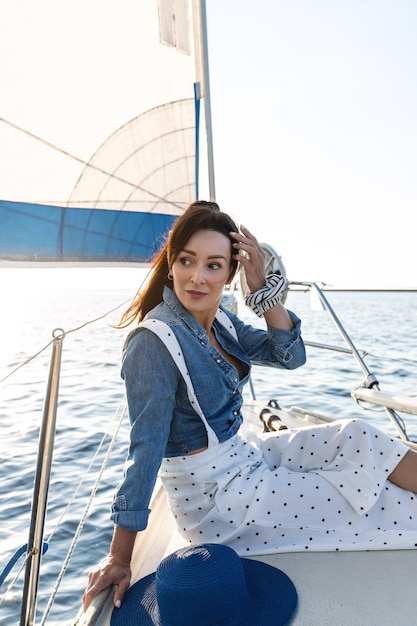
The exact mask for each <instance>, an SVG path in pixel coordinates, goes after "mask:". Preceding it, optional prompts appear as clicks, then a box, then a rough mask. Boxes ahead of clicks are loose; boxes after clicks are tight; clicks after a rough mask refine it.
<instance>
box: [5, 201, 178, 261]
mask: <svg viewBox="0 0 417 626" xmlns="http://www.w3.org/2000/svg"><path fill="white" fill-rule="evenodd" d="M176 218H177V216H175V215H165V214H160V213H142V212H136V211H120V210H111V209H97V208H94V209H82V208H74V207H57V206H47V205H42V204H30V203H22V202H9V201H4V200H0V263H1V262H2V261H3V262H4V261H6V262H23V263H32V262H33V263H36V264H38V263H42V262H47V263H59V262H62V261H65V262H72V263H74V264H77V263H91V264H107V263H109V264H125V263H132V264H133V263H134V264H148V263H149V262H150V260H151V259H152V257H153V256H154V255H155V253H156V252H157V251H158V249H159V248H160V247H161V245H162V243H163V236H164V234H166V233H167V232H168V231H169V229H170V228H171V226H172V224H173V223H174V221H175V220H176Z"/></svg>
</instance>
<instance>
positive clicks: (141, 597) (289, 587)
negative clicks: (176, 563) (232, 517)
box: [110, 558, 298, 626]
mask: <svg viewBox="0 0 417 626" xmlns="http://www.w3.org/2000/svg"><path fill="white" fill-rule="evenodd" d="M241 561H242V565H243V569H244V571H245V575H246V581H247V586H248V590H249V593H250V596H251V599H252V611H251V612H250V614H249V615H245V618H246V622H245V623H246V624H247V626H253V624H257V626H271V625H272V624H273V625H274V626H285V624H287V623H288V622H289V620H290V619H291V617H292V616H293V614H294V612H295V610H296V608H297V603H298V596H297V591H296V588H295V586H294V584H293V582H292V580H291V579H290V578H289V577H288V576H287V574H285V573H284V572H283V571H281V570H280V569H278V568H276V567H273V566H272V565H268V564H267V563H263V562H262V561H256V560H254V559H246V558H242V559H241ZM178 610H179V611H181V608H180V607H178ZM245 623H243V622H242V626H245ZM110 626H161V620H160V615H159V608H158V603H157V599H156V584H155V572H154V573H153V574H149V575H148V576H145V577H144V578H141V579H140V580H138V582H136V583H135V584H134V585H132V586H131V587H130V588H129V589H128V590H127V592H126V594H125V597H124V598H123V602H122V605H121V607H120V608H119V609H113V613H112V616H111V621H110ZM189 626H193V625H191V624H190V625H189ZM213 626H215V625H214V624H213Z"/></svg>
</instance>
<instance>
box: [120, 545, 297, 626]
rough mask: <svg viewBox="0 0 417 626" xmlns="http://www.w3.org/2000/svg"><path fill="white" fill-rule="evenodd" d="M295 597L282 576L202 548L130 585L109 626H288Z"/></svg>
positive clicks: (180, 554) (219, 548) (218, 549)
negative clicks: (285, 625)
mask: <svg viewBox="0 0 417 626" xmlns="http://www.w3.org/2000/svg"><path fill="white" fill-rule="evenodd" d="M296 607H297V592H296V590H295V587H294V585H293V583H292V581H291V580H290V579H289V578H288V576H287V575H286V574H284V572H282V571H281V570H279V569H277V568H276V567H272V566H271V565H268V564H266V563H262V562H260V561H254V560H251V559H243V558H240V557H239V556H238V555H237V553H236V552H235V551H234V550H232V548H229V547H227V546H223V545H220V544H201V545H196V546H191V547H187V548H182V549H181V550H178V551H177V552H174V553H173V554H170V555H169V556H167V557H166V558H165V559H164V560H163V561H161V563H160V564H159V566H158V569H157V570H156V572H155V573H153V574H149V575H148V576H145V578H142V579H141V580H139V581H138V582H137V583H135V584H134V585H132V587H130V589H128V591H127V592H126V595H125V597H124V599H123V602H122V605H121V607H120V609H113V613H112V617H111V623H110V624H111V626H148V625H149V626H153V625H156V626H216V625H218V624H221V625H222V626H255V625H256V626H284V624H287V623H288V621H289V620H290V618H291V617H292V615H293V613H294V612H295V609H296Z"/></svg>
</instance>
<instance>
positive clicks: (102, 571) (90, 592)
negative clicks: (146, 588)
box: [83, 555, 131, 611]
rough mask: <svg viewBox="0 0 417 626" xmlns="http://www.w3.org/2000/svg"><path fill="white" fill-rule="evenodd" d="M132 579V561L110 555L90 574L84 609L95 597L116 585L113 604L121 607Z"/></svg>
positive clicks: (84, 597)
mask: <svg viewBox="0 0 417 626" xmlns="http://www.w3.org/2000/svg"><path fill="white" fill-rule="evenodd" d="M130 579H131V571H130V563H129V562H128V561H127V560H126V559H124V558H121V557H119V556H113V555H108V556H107V557H105V558H104V559H103V560H102V561H100V563H99V564H98V565H97V566H96V567H95V568H94V569H93V570H91V572H90V573H89V575H88V584H87V588H86V590H85V592H84V596H83V608H84V611H86V610H87V608H88V607H89V606H90V604H91V602H92V600H93V598H94V597H95V596H96V595H97V594H98V593H100V591H103V590H104V589H107V588H108V587H111V586H113V585H116V587H117V588H116V591H115V593H114V598H113V604H114V606H115V607H117V608H119V607H120V605H121V603H122V600H123V597H124V595H125V593H126V591H127V589H128V588H129V585H130Z"/></svg>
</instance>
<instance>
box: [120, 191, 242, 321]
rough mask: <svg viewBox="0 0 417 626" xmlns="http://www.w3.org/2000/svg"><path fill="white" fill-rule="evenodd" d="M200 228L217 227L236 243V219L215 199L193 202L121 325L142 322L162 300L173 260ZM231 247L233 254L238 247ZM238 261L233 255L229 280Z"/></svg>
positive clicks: (168, 282)
mask: <svg viewBox="0 0 417 626" xmlns="http://www.w3.org/2000/svg"><path fill="white" fill-rule="evenodd" d="M198 230H214V231H216V232H218V233H221V234H222V235H224V236H225V237H227V238H228V239H229V240H230V246H231V247H232V244H233V243H234V239H233V237H231V235H230V233H231V232H237V231H238V227H237V226H236V224H235V222H234V221H233V219H232V218H231V217H230V216H229V215H227V213H223V212H222V211H221V210H220V207H219V205H218V204H217V203H216V202H206V201H204V200H197V201H196V202H192V203H191V204H190V205H189V206H188V207H187V209H186V210H185V211H184V213H183V214H182V215H181V216H180V217H179V218H178V219H177V220H176V222H175V224H174V226H173V228H172V230H171V231H170V232H169V233H168V236H167V239H166V241H165V244H164V246H163V247H162V249H161V250H160V251H159V252H158V253H157V255H156V257H155V259H154V260H153V262H152V265H151V269H150V273H149V275H148V278H147V280H146V282H145V284H144V285H143V286H142V287H141V288H140V289H139V291H138V292H137V294H136V296H135V298H134V300H133V302H132V303H131V305H130V306H129V308H128V309H127V310H126V311H125V312H124V314H123V315H122V318H121V320H120V322H119V325H118V327H119V328H124V327H125V326H128V325H129V324H131V323H132V322H133V321H134V320H135V319H136V320H137V321H138V322H140V321H141V320H142V319H143V318H144V317H145V315H146V314H147V313H148V312H149V311H151V310H152V309H153V308H154V307H155V306H156V305H157V304H159V303H160V302H162V299H163V298H162V294H163V290H164V286H165V285H167V286H168V287H172V280H170V279H169V278H168V273H169V271H170V268H171V267H172V264H173V263H174V262H175V260H176V258H177V257H178V255H179V254H180V252H181V251H182V250H183V249H184V248H185V245H186V243H187V241H189V239H190V237H192V236H193V235H194V233H196V232H197V231H198ZM231 249H232V255H233V254H235V250H234V249H233V248H231ZM238 265H239V263H238V261H237V260H235V259H233V258H232V261H231V264H230V274H229V279H228V280H229V282H230V281H231V280H232V279H233V277H234V275H235V274H236V271H237V269H238Z"/></svg>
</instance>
